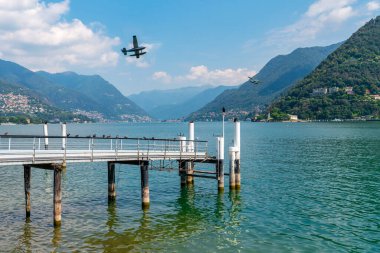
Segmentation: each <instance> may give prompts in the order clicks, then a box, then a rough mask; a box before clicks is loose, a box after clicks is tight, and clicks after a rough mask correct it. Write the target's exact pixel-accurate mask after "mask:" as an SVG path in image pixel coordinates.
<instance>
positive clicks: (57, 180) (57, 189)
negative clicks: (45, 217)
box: [53, 166, 62, 227]
mask: <svg viewBox="0 0 380 253" xmlns="http://www.w3.org/2000/svg"><path fill="white" fill-rule="evenodd" d="M61 181H62V167H61V166H54V197H53V203H54V211H53V215H54V226H55V227H57V226H60V225H61V219H62V217H61V213H62V188H61Z"/></svg>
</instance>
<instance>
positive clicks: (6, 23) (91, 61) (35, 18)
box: [0, 0, 120, 71]
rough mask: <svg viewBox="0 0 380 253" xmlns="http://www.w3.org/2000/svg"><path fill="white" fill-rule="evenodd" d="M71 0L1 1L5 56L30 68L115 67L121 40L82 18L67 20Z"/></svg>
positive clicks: (0, 41) (0, 39)
mask: <svg viewBox="0 0 380 253" xmlns="http://www.w3.org/2000/svg"><path fill="white" fill-rule="evenodd" d="M68 11H69V1H68V0H64V1H61V2H57V3H48V4H46V3H45V2H43V1H41V0H20V1H9V0H0V51H1V52H2V57H4V58H6V59H8V60H12V61H15V62H17V63H20V64H22V65H25V66H27V67H29V68H31V69H34V70H37V69H43V70H47V71H62V70H65V69H67V68H71V67H72V66H73V65H74V66H82V67H83V66H85V67H88V68H93V67H100V66H110V65H111V66H114V65H116V63H117V60H118V57H119V55H118V53H117V52H115V51H114V50H113V49H112V47H113V46H116V45H119V44H120V39H119V38H117V37H115V38H110V37H108V36H106V35H104V33H103V32H102V29H98V31H95V30H93V29H92V28H91V27H89V26H86V25H85V24H83V23H82V21H80V20H79V19H74V20H71V21H66V20H64V19H63V15H64V14H66V13H67V12H68Z"/></svg>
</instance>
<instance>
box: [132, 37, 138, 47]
mask: <svg viewBox="0 0 380 253" xmlns="http://www.w3.org/2000/svg"><path fill="white" fill-rule="evenodd" d="M133 47H134V48H137V47H139V43H137V37H136V35H133Z"/></svg>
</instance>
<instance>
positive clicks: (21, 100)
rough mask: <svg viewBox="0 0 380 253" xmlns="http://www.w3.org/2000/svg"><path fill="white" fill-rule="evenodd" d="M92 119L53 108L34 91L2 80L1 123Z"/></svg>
mask: <svg viewBox="0 0 380 253" xmlns="http://www.w3.org/2000/svg"><path fill="white" fill-rule="evenodd" d="M89 120H90V119H89V118H87V117H85V116H82V115H75V114H74V113H71V112H68V111H64V110H61V109H58V108H56V107H53V106H51V105H49V104H47V103H45V102H44V101H42V100H41V99H40V98H39V96H38V94H36V93H35V92H34V91H32V90H30V89H28V88H26V87H23V86H21V85H17V84H9V83H7V82H4V81H2V80H0V123H7V122H12V123H22V124H27V123H42V122H45V121H53V122H54V121H77V122H81V121H89Z"/></svg>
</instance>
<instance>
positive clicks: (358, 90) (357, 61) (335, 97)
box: [271, 16, 380, 120]
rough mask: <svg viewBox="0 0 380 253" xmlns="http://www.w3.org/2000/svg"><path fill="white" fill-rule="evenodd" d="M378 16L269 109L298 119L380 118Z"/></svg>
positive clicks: (379, 40)
mask: <svg viewBox="0 0 380 253" xmlns="http://www.w3.org/2000/svg"><path fill="white" fill-rule="evenodd" d="M379 96H380V16H378V17H377V18H375V19H372V20H371V21H369V22H368V23H366V24H365V25H364V26H363V27H361V28H360V29H359V30H358V31H357V32H355V33H354V34H353V35H352V36H351V37H350V38H349V39H348V40H347V41H346V42H345V43H344V44H343V45H342V46H341V47H339V49H337V50H336V51H335V52H334V53H332V54H331V55H329V57H327V59H326V60H325V61H323V62H322V63H321V64H320V65H319V66H318V67H317V68H316V69H315V70H314V71H313V72H312V73H311V74H310V75H309V76H307V77H306V78H305V79H303V80H302V81H301V82H299V83H298V84H297V85H296V86H294V87H293V88H292V89H290V90H289V91H288V92H287V93H286V94H285V95H284V96H283V97H281V98H280V99H279V100H278V101H277V102H276V103H274V104H273V105H272V106H271V112H273V114H275V113H278V114H279V116H281V114H285V115H286V114H288V113H289V114H296V115H298V116H299V118H301V119H318V120H319V119H323V120H325V119H327V120H332V119H336V118H338V119H352V118H356V117H364V116H365V117H374V118H380V100H379V99H378V98H379Z"/></svg>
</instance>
